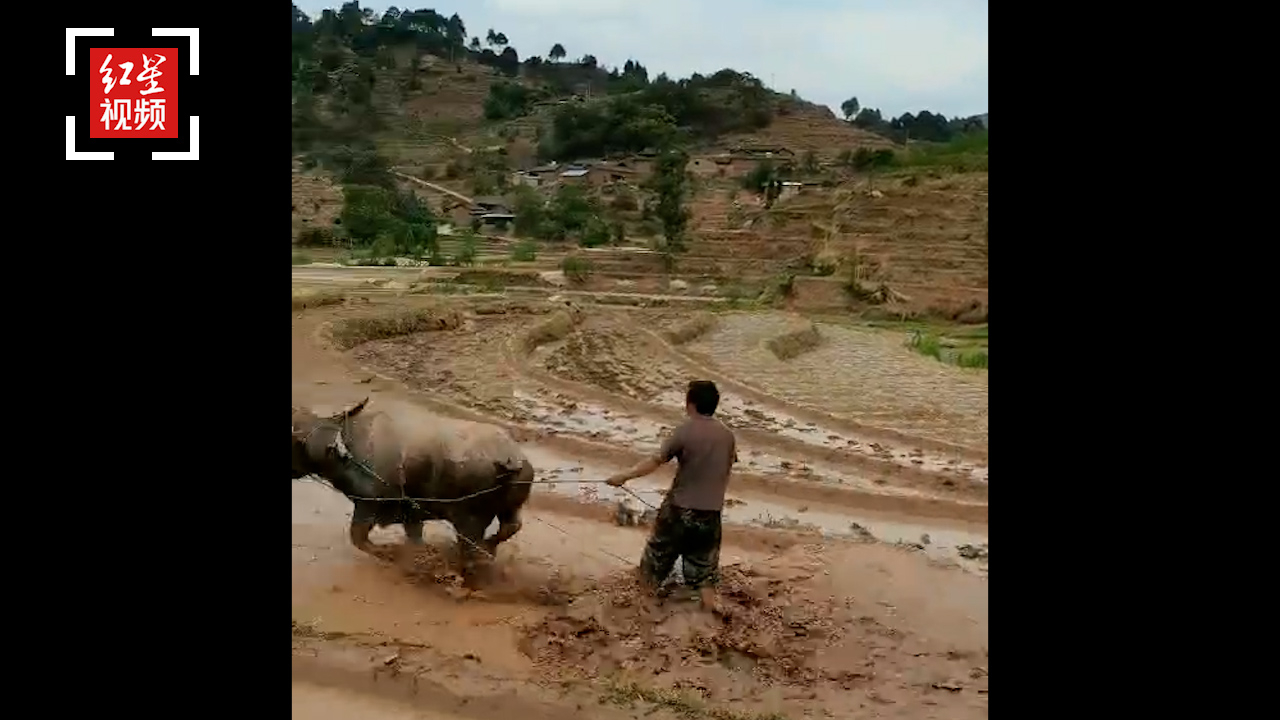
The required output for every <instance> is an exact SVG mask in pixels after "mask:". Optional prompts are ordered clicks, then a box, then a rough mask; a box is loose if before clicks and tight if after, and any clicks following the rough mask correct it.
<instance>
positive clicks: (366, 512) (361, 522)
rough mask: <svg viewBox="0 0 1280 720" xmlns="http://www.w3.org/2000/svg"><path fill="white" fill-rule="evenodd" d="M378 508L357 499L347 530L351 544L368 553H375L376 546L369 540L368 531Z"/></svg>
mask: <svg viewBox="0 0 1280 720" xmlns="http://www.w3.org/2000/svg"><path fill="white" fill-rule="evenodd" d="M377 511H378V508H377V507H376V505H375V504H374V503H371V502H367V501H362V500H357V501H356V503H355V510H354V512H352V514H351V529H350V531H349V534H350V537H351V544H352V545H355V546H356V549H357V550H362V551H364V552H367V553H369V554H370V555H376V554H377V553H378V548H377V546H376V545H374V544H373V543H372V542H370V541H369V533H370V532H371V531H372V530H373V526H374V523H375V522H376V520H377Z"/></svg>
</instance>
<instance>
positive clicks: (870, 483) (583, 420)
mask: <svg viewBox="0 0 1280 720" xmlns="http://www.w3.org/2000/svg"><path fill="white" fill-rule="evenodd" d="M514 400H515V403H516V405H517V406H518V407H519V408H520V410H521V413H522V416H523V419H524V421H525V422H528V423H530V424H533V425H536V426H538V427H541V428H547V429H550V430H553V431H563V432H569V433H573V434H576V435H582V436H585V437H589V438H592V439H595V440H602V441H606V442H615V443H618V444H619V445H620V446H623V447H628V448H631V449H634V450H639V451H641V452H649V451H650V450H652V449H654V448H656V447H657V446H658V444H659V443H660V442H661V440H662V437H663V435H664V434H665V433H667V432H669V431H670V430H671V429H672V428H671V427H670V426H668V425H663V424H661V423H659V422H655V421H653V420H647V419H644V418H640V417H637V416H635V415H631V414H628V413H620V412H616V411H613V410H610V409H609V408H607V407H605V406H603V405H599V404H596V403H591V402H588V401H579V400H569V399H567V398H562V399H558V402H552V401H551V400H548V399H546V398H544V397H539V396H537V395H534V394H531V393H528V392H525V391H522V390H516V391H515V394H514ZM666 400H669V398H667V399H666ZM728 422H729V423H730V424H735V419H734V418H733V417H732V416H730V417H729V418H728ZM802 434H803V433H802ZM811 444H817V443H811ZM828 446H829V447H832V446H831V445H828ZM904 456H905V454H904ZM738 457H739V461H740V463H741V464H740V468H741V469H744V470H748V471H750V472H755V473H761V474H768V475H781V476H785V477H786V478H787V479H788V480H791V481H795V482H805V483H822V484H827V485H838V486H841V487H848V488H854V489H858V490H864V491H867V492H874V493H877V494H881V495H901V496H916V497H923V496H925V493H923V492H921V491H919V490H914V489H911V488H901V487H892V486H887V485H882V484H877V483H876V482H875V481H874V480H873V479H872V478H870V477H867V476H864V475H859V474H856V473H852V472H849V470H848V469H847V468H846V467H845V466H841V465H839V464H837V463H833V462H827V461H823V460H805V461H804V462H797V461H794V460H788V459H786V458H784V457H782V456H780V455H776V454H773V453H768V452H765V451H762V450H756V449H752V448H751V446H750V445H747V444H743V445H741V446H740V450H739V456H738ZM982 472H985V469H983V471H982Z"/></svg>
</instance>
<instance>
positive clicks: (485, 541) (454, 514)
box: [293, 398, 533, 572]
mask: <svg viewBox="0 0 1280 720" xmlns="http://www.w3.org/2000/svg"><path fill="white" fill-rule="evenodd" d="M368 402H369V398H365V399H364V400H362V401H361V402H359V403H357V404H356V405H354V406H353V407H351V408H349V409H346V410H344V411H342V412H340V413H338V414H336V415H333V416H330V417H321V416H318V415H316V414H315V413H313V412H310V411H308V410H303V409H299V408H296V407H295V408H293V477H294V478H295V479H297V478H301V477H304V476H306V475H311V474H314V475H319V476H320V477H322V478H324V479H325V480H328V481H329V482H330V483H332V484H333V486H334V487H335V488H337V489H338V490H339V491H340V492H342V493H343V494H344V495H346V496H347V497H348V498H350V499H351V501H352V502H353V503H354V504H355V512H354V513H353V514H352V518H351V542H352V544H354V545H355V546H356V547H357V548H359V549H361V550H363V551H365V552H368V553H371V554H377V553H378V551H379V549H378V547H377V546H375V545H374V544H373V543H371V542H370V541H369V531H370V530H372V529H373V527H374V526H375V525H377V526H379V527H381V526H386V525H392V524H396V523H399V524H401V525H403V526H404V530H405V534H406V535H407V536H408V538H409V541H410V542H411V543H421V542H422V523H423V522H424V521H426V520H448V521H449V522H450V523H452V525H453V528H454V530H455V531H456V532H457V534H458V536H459V540H458V550H459V553H460V555H461V559H462V562H463V568H464V570H465V571H468V572H469V571H470V570H471V569H473V565H474V561H475V559H476V556H477V555H478V554H480V553H478V552H477V550H478V549H479V548H483V549H484V551H485V552H486V553H487V554H488V555H489V556H492V555H493V553H494V551H495V550H496V549H497V547H498V544H499V543H502V542H504V541H506V540H509V539H511V537H512V536H513V535H515V534H516V533H517V532H519V530H520V525H521V523H520V508H521V507H523V506H524V504H525V502H527V501H528V499H529V493H530V491H531V490H532V485H531V484H530V483H531V482H532V481H533V466H532V465H531V464H530V463H529V461H528V459H527V458H525V456H524V453H522V452H521V451H520V447H519V446H518V445H517V444H516V441H515V440H514V439H512V438H511V436H510V435H508V434H507V433H506V432H505V431H504V430H503V429H502V428H499V427H496V426H494V425H485V424H481V423H474V422H467V421H464V420H453V419H449V418H443V417H439V416H437V415H434V414H431V413H429V412H427V411H425V410H422V409H421V408H418V407H416V406H413V405H407V404H401V403H390V402H385V401H382V400H379V401H378V403H377V406H376V407H375V408H373V409H366V407H365V406H366V405H367V404H368ZM414 498H428V499H430V500H428V501H419V500H415V499H414ZM495 517H496V518H497V519H498V523H499V525H498V530H497V532H495V533H494V534H493V535H492V536H491V537H488V538H485V537H484V533H485V530H486V529H487V528H488V527H489V525H490V523H492V522H493V519H494V518H495Z"/></svg>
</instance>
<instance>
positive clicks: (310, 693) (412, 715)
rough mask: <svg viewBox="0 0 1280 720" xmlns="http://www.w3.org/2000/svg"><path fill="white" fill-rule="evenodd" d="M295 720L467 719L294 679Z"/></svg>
mask: <svg viewBox="0 0 1280 720" xmlns="http://www.w3.org/2000/svg"><path fill="white" fill-rule="evenodd" d="M293 718H294V720H350V719H351V718H365V720H465V719H464V718H463V717H462V716H460V715H453V714H447V713H442V712H438V711H435V710H428V709H426V708H421V707H412V706H409V705H407V704H402V703H398V702H395V701H392V700H387V699H385V698H380V697H376V696H374V695H369V694H366V693H360V692H356V691H354V690H346V689H338V688H334V687H324V686H321V685H313V684H311V683H307V682H299V681H296V680H295V681H294V682H293Z"/></svg>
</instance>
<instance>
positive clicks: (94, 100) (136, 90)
mask: <svg viewBox="0 0 1280 720" xmlns="http://www.w3.org/2000/svg"><path fill="white" fill-rule="evenodd" d="M89 61H90V62H91V63H92V64H93V71H92V72H91V73H90V74H89V77H90V78H92V79H91V80H90V82H91V83H92V86H91V87H90V88H89V98H90V106H91V107H90V108H89V111H90V115H89V119H90V123H89V137H91V138H177V137H178V130H179V128H178V49H177V48H92V49H90V50H89Z"/></svg>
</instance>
